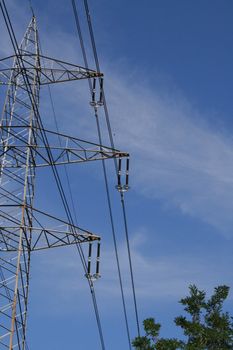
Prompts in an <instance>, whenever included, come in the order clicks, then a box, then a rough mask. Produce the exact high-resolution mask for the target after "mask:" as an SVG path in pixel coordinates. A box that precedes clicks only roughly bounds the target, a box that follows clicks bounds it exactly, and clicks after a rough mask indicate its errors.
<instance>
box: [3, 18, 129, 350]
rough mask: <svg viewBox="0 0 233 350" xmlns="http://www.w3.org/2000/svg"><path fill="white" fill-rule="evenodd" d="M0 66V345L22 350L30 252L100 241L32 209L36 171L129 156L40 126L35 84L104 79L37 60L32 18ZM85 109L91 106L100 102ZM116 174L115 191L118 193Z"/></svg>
mask: <svg viewBox="0 0 233 350" xmlns="http://www.w3.org/2000/svg"><path fill="white" fill-rule="evenodd" d="M12 61H13V66H12ZM10 64H11V66H10ZM0 65H1V67H0V85H6V86H7V88H6V90H7V91H6V99H5V103H4V106H3V112H2V117H1V122H0V135H1V141H0V348H1V349H9V350H13V349H19V350H24V349H27V348H28V347H27V342H26V325H27V305H28V294H29V275H30V263H31V253H32V252H33V251H35V250H41V249H49V248H53V247H60V246H67V245H71V244H81V243H86V242H89V243H90V244H91V242H93V241H97V242H98V241H99V240H100V237H99V236H97V235H95V234H93V233H91V232H89V231H87V230H83V229H81V228H79V227H77V226H75V225H73V224H72V223H70V222H69V220H68V222H66V221H65V220H61V219H59V218H56V217H54V216H52V215H50V214H48V213H46V212H43V211H42V210H39V209H36V208H35V207H34V192H35V191H34V190H35V175H36V168H37V167H47V166H50V167H52V168H53V171H54V172H55V175H56V166H57V165H61V164H69V163H80V162H88V161H94V160H105V159H108V158H118V159H120V162H121V159H122V158H124V157H126V159H127V157H128V154H127V153H125V152H120V151H118V150H115V149H113V148H110V147H104V146H102V145H98V144H94V143H91V142H87V141H84V140H80V139H78V138H76V137H71V136H67V135H64V134H59V133H57V132H54V131H49V130H45V129H44V127H43V122H42V120H41V117H40V114H39V95H40V88H41V86H43V85H46V84H54V83H61V82H66V81H73V80H80V79H92V80H93V86H95V85H96V79H97V80H98V79H99V80H100V84H99V85H100V87H101V86H102V79H103V78H102V74H101V73H97V72H95V71H94V70H90V69H85V68H83V67H80V66H77V65H74V64H70V63H67V62H64V61H60V60H57V59H53V58H50V57H46V56H43V55H41V53H40V49H39V41H38V31H37V26H36V18H35V16H33V17H32V20H31V22H30V24H29V26H28V28H27V30H26V33H25V35H24V37H23V40H22V42H21V44H20V46H19V47H17V49H16V51H15V55H13V56H9V57H6V58H4V59H1V60H0ZM93 96H95V92H93ZM100 96H101V91H100ZM91 104H92V105H93V106H94V108H97V105H102V104H103V101H101V100H99V101H97V102H95V101H94V100H92V102H91ZM58 137H59V143H58V144H57V141H58ZM119 177H120V173H119V175H118V189H121V187H122V190H123V189H124V188H123V187H124V186H125V185H124V186H122V185H121V182H120V178H119ZM43 218H46V220H43ZM43 221H44V222H46V225H48V226H50V228H49V227H47V226H46V227H45V225H44V224H43V223H42V222H43ZM58 226H59V228H57V227H58ZM90 251H91V250H90V249H89V260H88V265H87V266H88V274H87V275H88V276H87V277H89V278H91V275H90V266H89V265H90V264H89V263H90ZM97 251H99V247H98V249H97ZM98 254H99V253H98ZM97 260H98V259H97ZM98 272H99V270H98V269H97V274H98ZM97 277H98V276H97Z"/></svg>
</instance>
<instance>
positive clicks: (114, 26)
mask: <svg viewBox="0 0 233 350" xmlns="http://www.w3.org/2000/svg"><path fill="white" fill-rule="evenodd" d="M89 5H90V9H91V14H92V19H93V25H94V29H95V36H96V43H97V49H98V53H99V59H100V64H101V67H102V71H103V72H104V73H105V89H106V95H107V100H108V106H109V111H110V117H111V124H112V128H113V132H114V138H115V144H116V147H117V148H120V149H122V150H127V151H129V152H130V154H131V174H130V184H131V190H130V191H129V193H127V195H126V205H127V213H128V222H129V231H130V239H131V248H132V259H133V263H134V270H135V284H136V292H137V297H138V306H139V316H140V320H141V321H142V320H143V319H144V318H146V317H150V316H153V317H155V318H156V320H158V321H159V322H161V323H162V325H163V327H162V335H163V336H172V337H174V336H178V335H179V331H178V330H177V329H176V328H175V327H174V326H173V318H174V317H175V316H176V315H178V314H179V313H181V308H180V306H179V304H178V300H179V299H180V298H181V297H183V296H184V295H186V293H187V289H188V285H189V284H191V283H196V284H197V285H198V286H199V287H200V288H201V289H205V290H206V291H207V293H208V294H210V293H211V292H212V291H213V288H214V286H217V285H219V284H227V285H229V286H231V287H232V273H231V269H230V266H231V265H232V262H233V257H232V239H233V234H232V227H233V218H232V210H233V202H232V194H233V180H232V170H233V165H232V164H233V163H232V158H233V152H232V149H233V140H232V135H231V134H232V129H233V123H232V102H231V101H232V91H233V89H232V81H233V73H232V72H233V71H232V69H231V68H232V67H231V65H232V62H233V46H232V33H233V24H232V10H233V4H232V2H231V1H229V0H222V1H220V0H218V1H215V0H206V1H201V0H195V1H191V0H190V1H187V0H177V1H172V0H147V1H145V2H143V3H142V1H138V0H135V1H133V0H127V2H126V1H123V0H118V1H107V0H99V1H98V2H95V1H90V2H89ZM8 6H9V11H10V14H11V18H12V21H13V23H14V27H15V30H16V32H17V35H18V39H19V40H20V39H21V36H22V35H23V32H24V30H25V28H26V26H27V23H28V22H29V20H30V12H29V10H28V4H27V2H26V1H22V2H21V5H20V7H19V5H18V4H16V2H14V1H9V5H8ZM33 6H34V9H35V12H36V15H37V18H38V26H39V32H40V38H41V42H42V47H43V51H44V54H48V55H49V56H52V57H57V58H60V59H64V60H67V61H71V62H74V63H79V64H83V62H82V59H81V53H80V49H79V44H78V40H77V38H76V36H75V25H74V19H73V14H72V8H71V4H70V3H69V2H67V1H64V0H59V1H56V2H55V1H52V0H49V1H47V2H46V3H43V4H42V2H41V1H36V0H34V1H33ZM2 22H3V21H2V20H1V21H0V26H1V32H2V37H1V55H6V54H8V53H9V52H12V50H11V47H10V45H9V40H8V37H7V34H6V31H5V29H4V28H3V24H2ZM86 43H87V47H88V45H89V42H88V41H86ZM89 57H90V51H89ZM90 62H92V59H91V58H90ZM47 93H48V91H47V90H46V89H45V90H43V91H42V94H41V116H42V118H44V121H45V124H46V125H47V126H48V127H49V128H50V129H52V128H54V120H53V117H52V112H51V106H50V105H49V100H48V98H47ZM52 94H53V98H54V105H55V109H56V113H57V117H58V123H59V128H60V130H64V132H66V133H70V134H72V135H74V136H77V137H81V138H86V139H89V140H93V141H96V140H97V134H96V129H95V121H94V117H93V112H92V110H91V108H90V107H89V104H88V103H89V94H88V86H87V84H86V82H78V83H71V84H66V85H63V86H56V87H52ZM0 98H1V102H2V95H0ZM102 128H103V132H104V135H105V134H106V130H105V125H104V123H102ZM105 141H106V143H107V142H108V141H107V137H105ZM108 173H109V176H110V184H111V197H112V200H113V203H114V204H113V207H114V217H115V223H116V227H117V239H118V243H119V252H120V257H121V260H120V261H121V267H122V272H123V275H124V285H125V293H126V298H127V308H128V312H129V317H130V329H131V334H132V336H134V335H135V334H136V325H135V319H134V313H133V304H132V295H131V290H130V283H129V271H128V264H127V255H126V245H125V240H124V232H123V222H122V215H121V212H120V203H119V196H118V194H117V192H116V190H115V189H114V186H115V179H114V176H113V166H112V164H111V163H109V165H108ZM69 176H70V180H71V186H72V190H73V193H74V201H75V206H76V209H77V215H78V221H79V224H80V226H81V227H84V228H87V229H89V230H91V231H93V232H97V233H100V234H101V237H102V248H103V250H102V260H101V270H102V278H101V280H99V281H98V282H97V283H96V293H97V297H98V300H99V308H100V314H101V319H102V323H103V331H104V336H105V339H106V349H111V350H115V349H119V348H120V349H127V339H126V335H125V329H124V324H123V314H122V309H121V301H120V293H119V283H118V280H117V271H116V263H115V258H114V251H113V244H112V239H111V230H110V225H109V218H108V212H107V205H106V198H105V192H104V183H103V176H102V172H101V164H100V163H98V164H97V163H95V164H85V165H77V166H75V165H74V166H72V167H69ZM61 177H62V178H63V179H64V183H65V177H64V172H63V171H62V170H61ZM36 203H37V205H36V206H37V207H39V208H45V209H47V210H49V211H50V212H51V213H53V214H57V215H60V216H62V217H65V216H64V213H63V211H62V206H61V203H60V202H59V198H58V195H57V194H56V188H55V186H53V181H52V180H49V178H48V176H47V173H42V171H41V170H40V171H38V177H37V199H36ZM89 294H90V293H89V291H88V287H87V282H86V281H85V278H84V277H83V271H82V269H81V267H80V261H79V257H78V255H77V253H76V252H75V250H74V249H73V248H67V249H57V250H52V251H49V252H41V253H38V254H37V255H35V256H34V257H33V259H32V277H31V292H30V301H29V320H28V335H29V342H30V344H31V345H30V347H31V348H33V349H34V350H40V349H41V348H45V349H47V348H48V349H50V350H63V349H65V348H68V347H72V348H77V349H90V348H94V349H99V348H100V345H99V339H98V333H97V328H96V324H95V319H94V313H93V310H92V306H91V298H90V295H89ZM227 305H228V309H231V308H232V295H230V298H229V301H228V304H227Z"/></svg>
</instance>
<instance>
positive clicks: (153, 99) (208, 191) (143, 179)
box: [107, 73, 233, 235]
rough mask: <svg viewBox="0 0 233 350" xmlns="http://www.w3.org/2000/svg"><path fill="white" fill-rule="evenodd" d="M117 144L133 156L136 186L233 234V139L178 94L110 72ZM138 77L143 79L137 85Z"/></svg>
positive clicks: (222, 231) (109, 83)
mask: <svg viewBox="0 0 233 350" xmlns="http://www.w3.org/2000/svg"><path fill="white" fill-rule="evenodd" d="M107 76H108V79H107V83H108V84H107V91H108V97H109V105H110V110H111V115H112V118H111V120H112V124H113V128H114V132H115V134H116V140H117V145H118V144H119V143H120V144H121V147H123V148H124V149H128V150H129V151H130V152H131V156H132V158H133V161H132V169H133V171H132V176H131V178H132V182H133V185H134V190H135V191H139V192H140V193H141V194H143V195H146V196H149V197H152V198H159V199H162V200H163V201H164V203H165V204H166V205H168V206H176V207H178V208H179V209H180V210H181V211H182V212H183V213H184V214H189V215H192V216H193V217H196V218H198V219H201V220H203V221H204V222H207V223H209V224H211V225H213V226H215V227H216V228H217V229H218V231H219V232H221V233H223V234H225V235H231V228H232V225H233V217H232V210H233V201H232V195H233V179H232V172H233V162H232V161H233V142H232V140H231V139H230V138H229V137H228V136H226V135H224V134H220V133H218V132H217V131H216V130H214V127H213V126H212V127H210V126H208V122H207V121H206V119H208V118H206V116H205V115H201V113H198V112H197V111H195V110H194V109H193V108H192V105H191V104H189V103H188V102H187V101H186V100H185V99H182V98H180V97H178V96H176V93H173V94H172V93H170V95H167V96H164V97H161V94H159V93H157V92H156V91H155V90H152V89H151V88H149V86H148V85H146V84H142V85H139V84H138V80H137V76H138V74H135V77H134V79H133V78H132V77H131V78H130V79H129V80H128V81H127V80H126V78H125V76H122V77H120V76H117V75H116V74H114V73H110V74H108V75H107ZM135 81H137V83H135Z"/></svg>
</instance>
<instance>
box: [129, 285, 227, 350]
mask: <svg viewBox="0 0 233 350" xmlns="http://www.w3.org/2000/svg"><path fill="white" fill-rule="evenodd" d="M228 294H229V287H227V286H224V285H223V286H218V287H216V288H215V290H214V294H213V295H212V296H211V297H210V299H209V300H206V293H205V292H204V291H201V290H198V288H197V287H196V286H195V285H191V286H190V287H189V295H188V296H187V297H185V298H183V299H181V300H180V303H181V304H182V305H183V306H184V310H185V312H186V313H187V314H188V316H179V317H176V318H175V320H174V322H175V324H176V325H177V326H178V327H181V328H182V330H183V333H184V336H185V338H186V339H185V340H184V341H181V340H178V339H175V338H174V339H163V338H160V337H159V331H160V328H161V325H160V324H159V323H156V322H155V320H154V319H153V318H148V319H146V320H145V321H144V322H143V326H144V330H145V336H143V337H137V338H135V339H134V340H133V342H132V345H133V346H134V348H135V349H136V350H233V322H232V317H230V315H229V313H228V312H223V303H224V301H225V300H226V298H227V297H228Z"/></svg>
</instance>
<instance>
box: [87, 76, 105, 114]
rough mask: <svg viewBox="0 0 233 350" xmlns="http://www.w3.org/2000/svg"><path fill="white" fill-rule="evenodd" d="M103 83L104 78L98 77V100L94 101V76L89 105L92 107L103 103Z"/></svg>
mask: <svg viewBox="0 0 233 350" xmlns="http://www.w3.org/2000/svg"><path fill="white" fill-rule="evenodd" d="M103 83H104V79H103V78H99V100H98V101H96V78H94V79H93V85H92V92H91V102H90V105H91V106H92V107H94V108H97V107H101V106H103V104H104V100H103Z"/></svg>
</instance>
